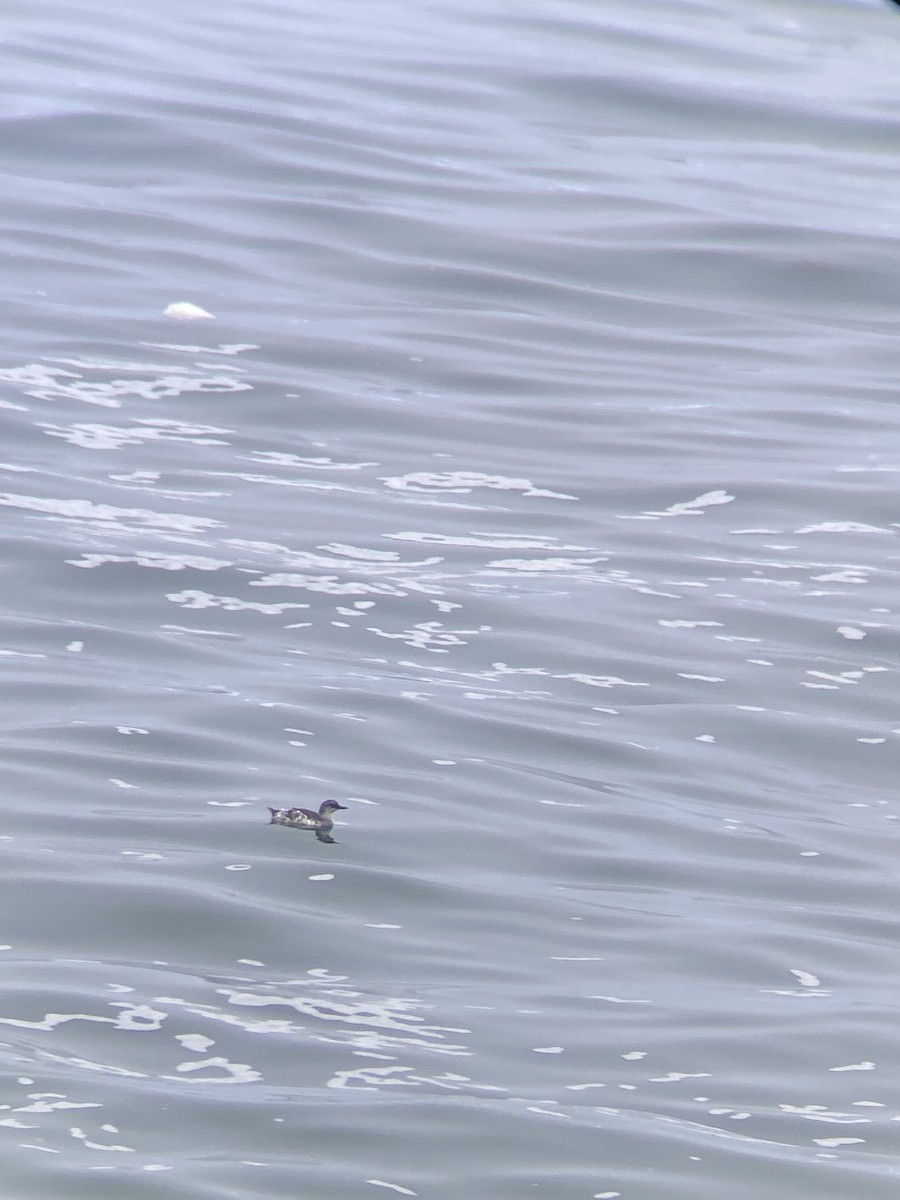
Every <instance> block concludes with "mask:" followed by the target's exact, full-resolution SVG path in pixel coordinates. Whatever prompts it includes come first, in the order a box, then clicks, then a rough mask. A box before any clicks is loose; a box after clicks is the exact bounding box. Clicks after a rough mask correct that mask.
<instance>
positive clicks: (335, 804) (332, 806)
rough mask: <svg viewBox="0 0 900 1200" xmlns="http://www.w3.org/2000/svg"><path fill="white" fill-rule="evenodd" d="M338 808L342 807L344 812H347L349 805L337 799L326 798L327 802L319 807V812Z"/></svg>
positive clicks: (333, 810)
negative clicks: (340, 802)
mask: <svg viewBox="0 0 900 1200" xmlns="http://www.w3.org/2000/svg"><path fill="white" fill-rule="evenodd" d="M338 809H340V810H341V811H342V812H346V811H347V805H346V804H338V802H337V800H326V801H325V803H324V804H323V805H322V807H321V808H320V809H319V812H320V813H324V812H337V811H338Z"/></svg>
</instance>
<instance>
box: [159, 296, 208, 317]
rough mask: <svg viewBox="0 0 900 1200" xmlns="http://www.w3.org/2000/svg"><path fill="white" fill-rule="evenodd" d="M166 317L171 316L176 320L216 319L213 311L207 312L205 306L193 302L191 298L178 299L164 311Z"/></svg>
mask: <svg viewBox="0 0 900 1200" xmlns="http://www.w3.org/2000/svg"><path fill="white" fill-rule="evenodd" d="M163 316H165V317H171V318H172V319H173V320H175V321H214V320H215V317H214V316H213V315H212V313H211V312H207V311H206V309H205V308H201V307H200V306H199V305H198V304H191V302H190V301H189V300H178V301H176V302H175V303H174V304H170V305H169V307H168V308H167V309H166V310H165V312H164V313H163Z"/></svg>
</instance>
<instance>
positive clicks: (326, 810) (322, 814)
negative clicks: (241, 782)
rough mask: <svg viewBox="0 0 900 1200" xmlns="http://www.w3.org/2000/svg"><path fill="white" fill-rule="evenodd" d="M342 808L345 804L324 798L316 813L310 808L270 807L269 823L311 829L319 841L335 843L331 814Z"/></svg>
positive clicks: (345, 806)
mask: <svg viewBox="0 0 900 1200" xmlns="http://www.w3.org/2000/svg"><path fill="white" fill-rule="evenodd" d="M338 809H342V810H343V811H345V812H346V809H347V805H346V804H338V802H337V800H325V801H324V802H323V804H322V805H321V806H320V808H319V811H318V812H317V813H315V812H313V811H312V809H311V808H270V809H269V812H270V813H271V814H272V819H271V821H270V822H269V824H270V825H287V826H288V827H289V828H291V829H311V830H313V832H314V833H315V835H316V837H317V838H318V839H319V841H320V842H328V843H330V844H331V845H337V843H336V842H335V840H334V838H333V837H332V836H331V831H332V829H333V828H334V821H333V820H332V816H331V814H332V813H334V812H337V811H338Z"/></svg>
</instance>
